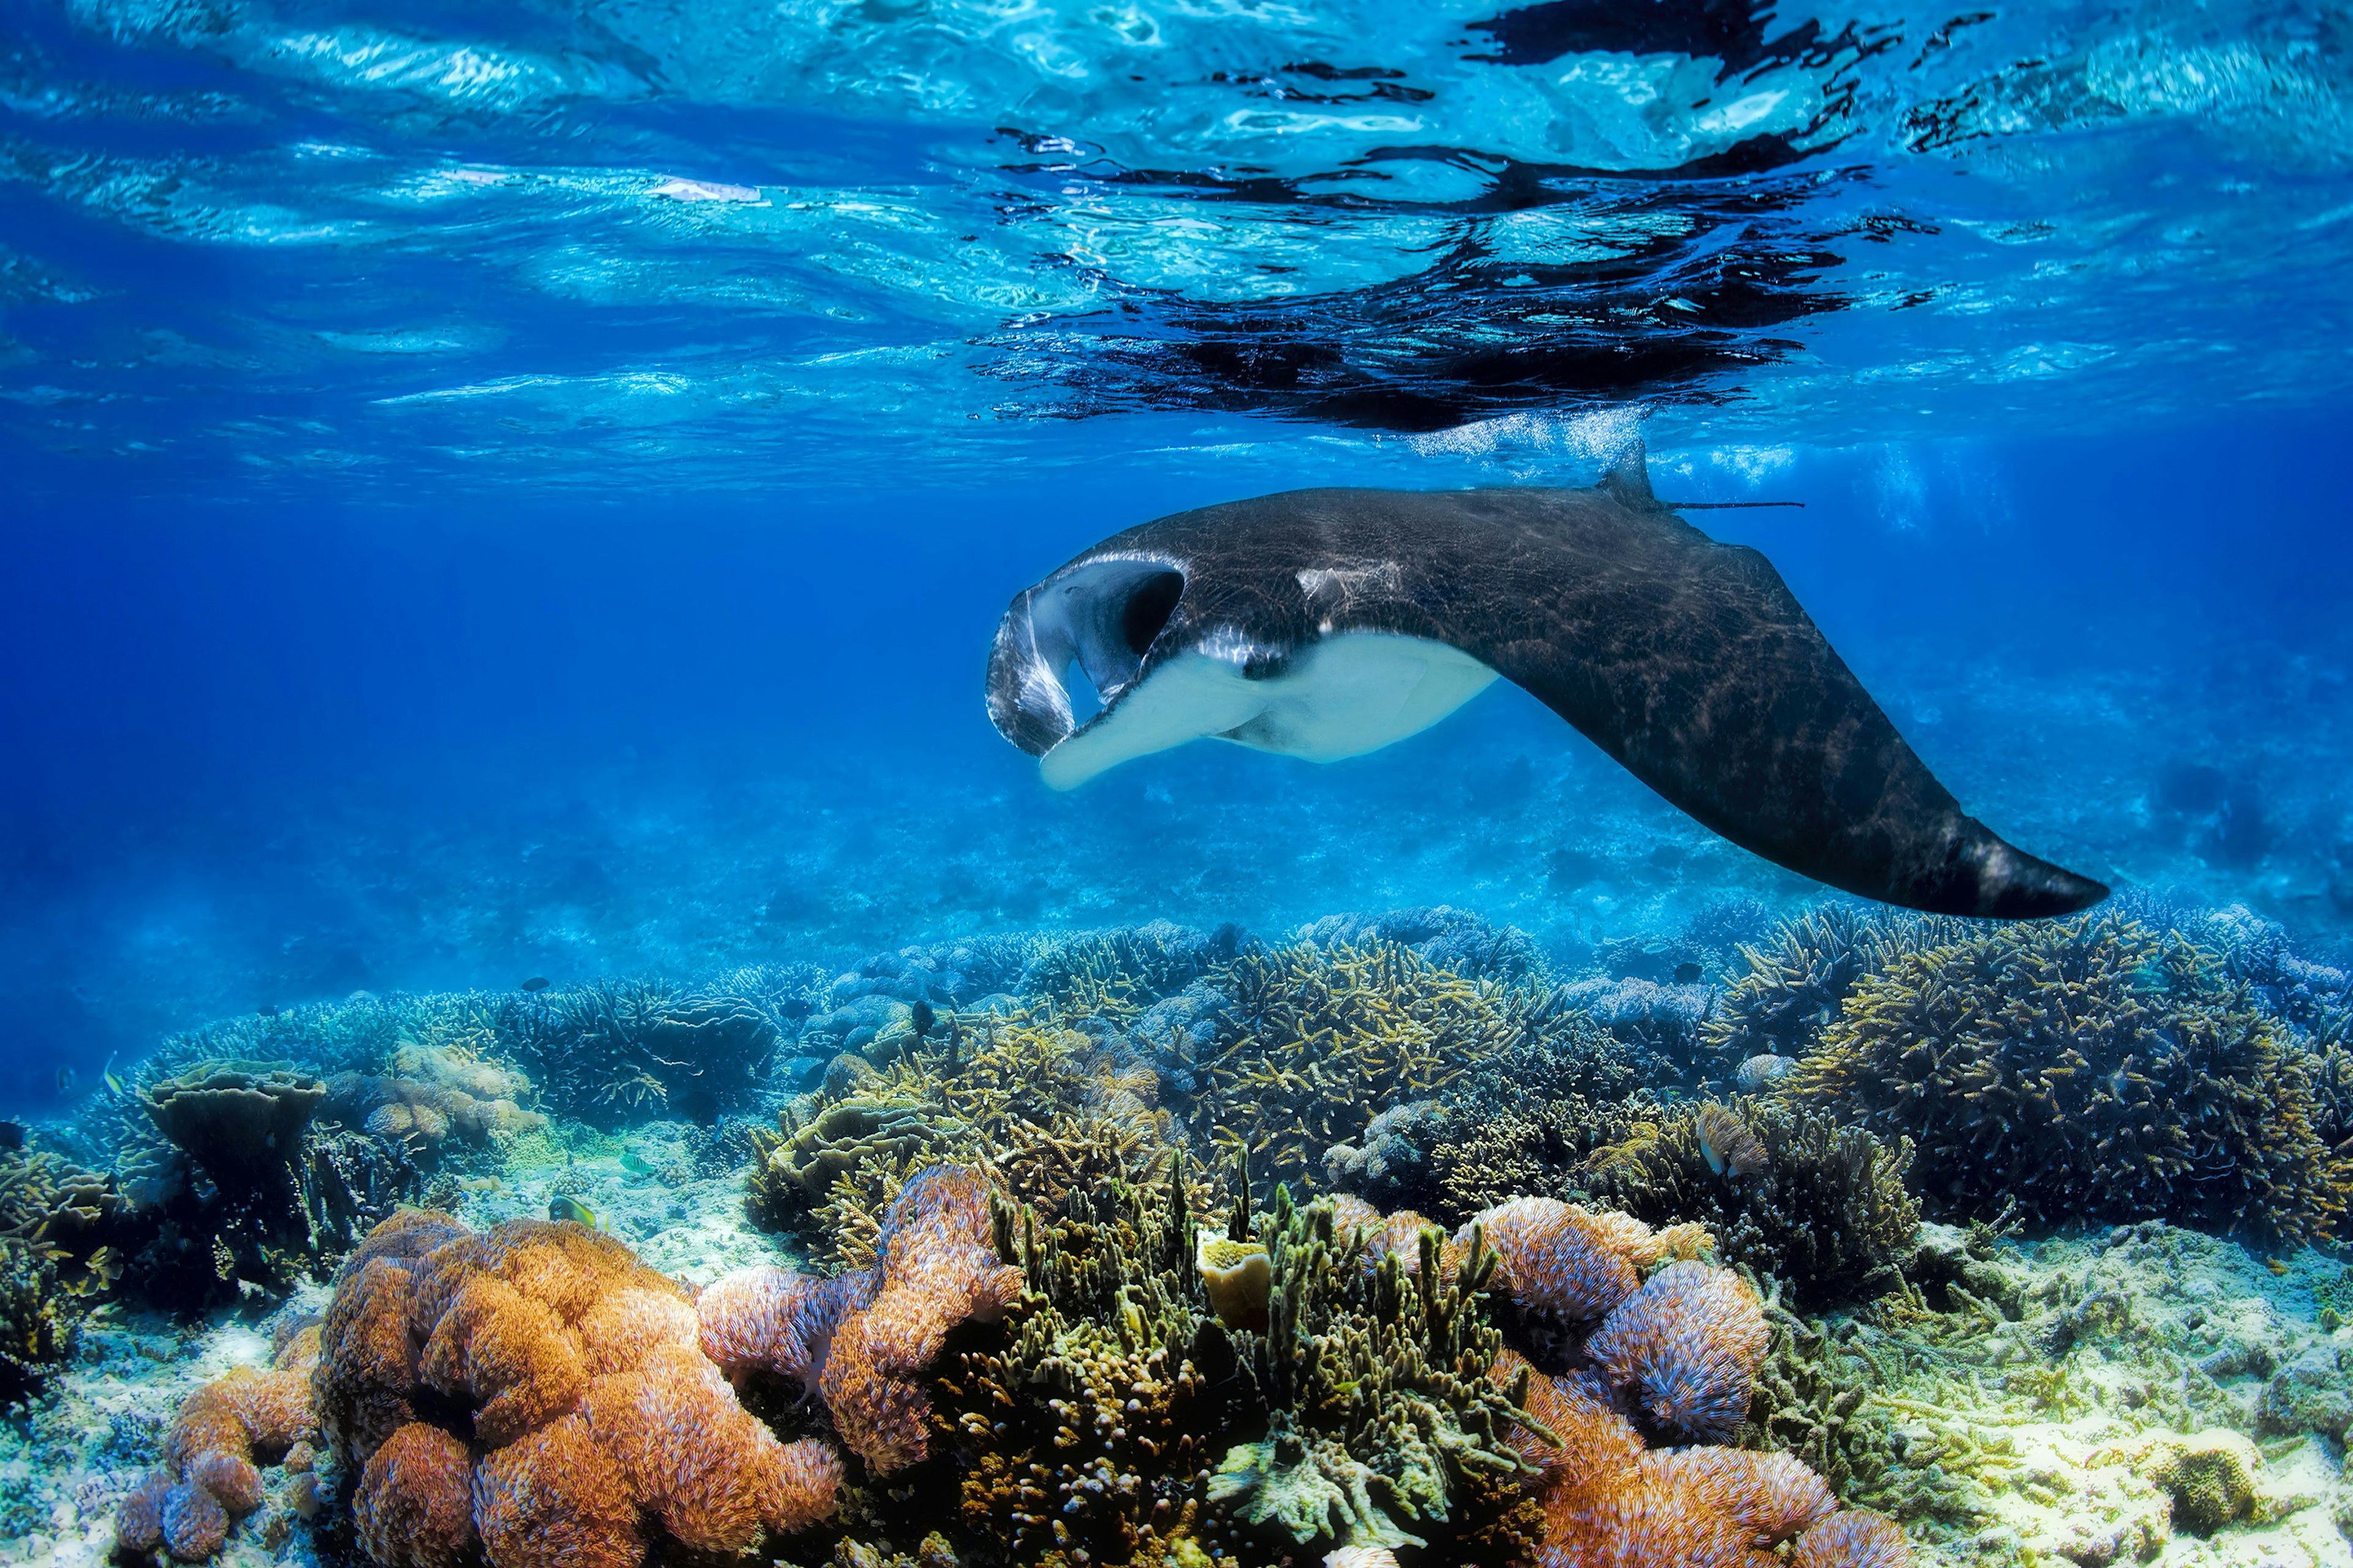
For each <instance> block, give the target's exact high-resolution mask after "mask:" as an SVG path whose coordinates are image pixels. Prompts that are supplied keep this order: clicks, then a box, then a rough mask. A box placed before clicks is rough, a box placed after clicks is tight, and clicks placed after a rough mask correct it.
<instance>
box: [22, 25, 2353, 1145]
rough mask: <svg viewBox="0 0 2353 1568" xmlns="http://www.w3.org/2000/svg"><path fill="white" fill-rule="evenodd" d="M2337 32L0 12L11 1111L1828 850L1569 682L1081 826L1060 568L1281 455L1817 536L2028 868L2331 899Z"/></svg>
mask: <svg viewBox="0 0 2353 1568" xmlns="http://www.w3.org/2000/svg"><path fill="white" fill-rule="evenodd" d="M2348 44H2353V13H2348V11H2347V10H2346V9H2345V8H2343V7H2341V6H2314V5H2301V6H2289V5H2252V4H2211V5H2192V4H2189V3H2187V0H2151V3H2148V4H2114V5H2058V4H2052V5H1998V6H1989V7H1984V8H1977V9H1969V10H1967V11H1957V10H1955V9H1953V8H1943V9H1936V10H1916V9H1914V10H1906V9H1901V8H1894V7H1884V6H1862V5H1857V6H1848V7H1814V6H1805V5H1781V6H1778V7H1775V6H1769V5H1763V6H1744V5H1738V4H1732V3H1728V0H1706V3H1704V4H1703V3H1701V0H1620V3H1616V4H1609V3H1604V0H1540V3H1537V4H1533V5H1520V6H1513V5H1508V4H1506V3H1505V0H1475V3H1470V4H1453V3H1451V0H1448V3H1437V4H1414V5H1406V4H1398V3H1394V0H1356V3H1353V4H1334V5H1299V4H1285V3H1276V0H1266V3H1260V4H1251V3H1247V0H1186V3H1183V4H1177V5H1151V4H1100V5H1076V4H1071V5H1062V4H1046V3H1038V0H1030V3H1016V0H1006V3H1003V4H997V5H980V4H951V3H945V0H934V3H929V4H925V3H922V0H864V3H860V4H849V3H792V4H785V5H773V4H770V5H749V4H743V3H740V0H719V3H712V0H700V3H697V4H694V5H662V4H641V3H628V0H622V3H617V0H582V3H575V4H554V3H548V4H533V5H499V6H485V5H464V6H460V5H433V4H419V3H408V4H403V5H381V6H375V7H370V6H367V5H358V4H350V3H336V4H299V3H285V4H272V3H269V0H39V3H36V0H0V759H5V761H4V762H0V1101H5V1103H6V1108H7V1109H11V1110H23V1111H39V1110H43V1109H46V1108H49V1107H53V1106H54V1105H55V1104H56V1103H57V1101H58V1068H61V1067H67V1068H73V1069H74V1071H75V1073H76V1074H77V1075H78V1081H79V1083H80V1084H81V1085H83V1086H84V1087H87V1086H88V1085H89V1084H90V1081H91V1080H92V1079H94V1077H95V1076H96V1073H97V1071H98V1069H99V1068H100V1067H101V1066H102V1064H103V1063H104V1062H105V1060H106V1059H107V1058H109V1057H110V1056H114V1057H116V1058H118V1059H119V1058H127V1057H131V1056H135V1055H136V1054H138V1053H139V1052H141V1051H142V1050H144V1049H146V1048H147V1047H150V1046H151V1045H152V1044H153V1041H154V1040H155V1038H156V1037H158V1035H159V1034H160V1033H161V1032H162V1031H164V1030H165V1029H169V1028H174V1027H183V1026H188V1025H191V1024H194V1023H197V1022H200V1021H202V1020H204V1019H206V1018H210V1017H216V1016H227V1015H231V1014H236V1013H240V1012H245V1011H248V1010H251V1009H254V1008H256V1007H264V1006H276V1005H287V1004H290V1003H294V1002H299V1001H303V1000H310V999H317V998H325V997H334V996H341V995H343V994H347V993H349V992H352V991H353V990H357V989H368V990H375V991H385V990H389V989H393V988H403V987H406V988H420V987H438V986H448V985H470V984H486V985H500V986H503V985H511V984H514V983H515V982H516V981H517V980H518V979H520V978H521V977H522V976H524V975H527V974H546V975H549V976H552V977H554V978H555V979H557V980H559V981H562V980H568V979H575V978H583V977H587V976H593V975H596V974H605V973H654V972H664V973H691V972H694V971H697V970H701V969H707V968H709V967H712V966H714V965H717V964H721V963H742V962H751V961H754V960H757V959H767V958H779V957H814V958H828V959H839V958H842V957H845V956H854V955H856V954H858V953H861V952H871V951H873V950H875V949H877V948H885V947H893V946H897V945H900V944H902V943H906V942H917V941H925V940H932V939H935V938H938V937H941V936H944V935H950V934H955V933H958V932H964V931H984V930H1013V929H1027V928H1034V927H1068V926H1089V925H1103V924H1111V923H1125V922H1133V921H1145V920H1151V919H1155V918H1162V917H1166V918H1169V919H1174V920H1177V921H1187V922H1192V923H1201V924H1207V923H1213V922H1216V921H1226V920H1232V921H1240V922H1241V923H1243V924H1245V925H1247V926H1250V927H1251V928H1253V929H1255V930H1259V931H1264V932H1270V933H1271V932H1275V931H1280V930H1282V928H1284V927H1285V926H1287V925H1291V924H1295V923H1297V922H1300V921H1305V920H1309V919H1312V918H1314V917H1317V916H1320V915H1324V914H1327V913H1332V912H1335V911H1341V910H1379V909H1386V908H1390V907H1395V906H1404V905H1415V904H1429V903H1440V902H1443V903H1451V904H1454V905H1456V906H1459V907H1462V908H1467V909H1472V910H1477V911H1479V912H1481V913H1482V914H1485V915H1487V916H1489V917H1490V918H1492V919H1494V920H1497V921H1510V922H1512V923H1514V924H1517V925H1520V926H1522V927H1524V928H1525V929H1526V930H1528V931H1531V932H1532V933H1534V934H1535V935H1536V936H1537V938H1538V939H1539V941H1540V942H1543V943H1544V944H1545V946H1546V950H1547V952H1550V953H1551V954H1552V955H1553V956H1554V957H1555V959H1556V961H1557V962H1558V963H1560V964H1561V965H1563V966H1565V967H1567V968H1571V969H1573V968H1575V967H1576V966H1577V965H1581V964H1593V963H1603V962H1605V958H1604V957H1603V956H1602V955H1605V954H1610V953H1617V954H1622V952H1624V950H1625V946H1626V939H1628V938H1637V939H1640V938H1643V937H1645V936H1646V935H1649V934H1652V933H1669V932H1672V931H1675V930H1678V929H1680V928H1681V926H1682V925H1683V923H1684V922H1686V921H1691V920H1693V919H1694V918H1698V917H1699V916H1701V915H1702V914H1703V913H1704V911H1705V910H1708V909H1710V908H1713V907H1718V906H1721V905H1722V904H1723V903H1725V901H1727V900H1758V901H1760V902H1762V903H1764V904H1765V905H1767V907H1768V908H1778V907H1782V906H1794V905H1796V904H1797V903H1799V902H1802V901H1805V900H1809V899H1810V898H1813V897H1815V896H1817V895H1818V890H1817V889H1812V888H1810V886H1809V885H1807V884H1804V883H1803V882H1801V881H1800V880H1799V879H1795V878H1793V877H1790V876H1788V875H1787V874H1785V873H1783V872H1780V871H1778V870H1777V869H1776V868H1772V867H1769V866H1767V865H1765V864H1764V863H1762V862H1760V861H1757V860H1756V859H1754V858H1750V857H1748V856H1746V855H1745V854H1743V853H1740V852H1738V851H1736V850H1732V849H1730V848H1729V847H1726V846H1724V845H1723V844H1722V843H1721V841H1719V840H1716V839H1714V838H1713V837H1711V836H1710V835H1708V834H1706V833H1705V832H1704V830H1702V829H1700V828H1698V827H1696V826H1694V825H1692V824H1691V823H1689V822H1688V821H1687V820H1686V819H1684V818H1683V817H1681V816H1679V815H1677V814H1675V813H1673V812H1672V811H1671V810H1669V809H1668V808H1666V807H1665V806H1663V805H1662V804H1661V803H1659V802H1658V801H1657V800H1656V798H1655V797H1654V796H1652V795H1650V793H1649V792H1648V791H1647V790H1646V789H1644V788H1643V787H1642V786H1641V785H1640V784H1635V783H1634V782H1633V781H1631V780H1630V778H1628V777H1627V776H1626V775H1624V774H1623V773H1620V771H1619V770H1618V769H1617V768H1616V767H1615V765H1614V764H1612V763H1609V762H1608V761H1607V760H1606V759H1604V758H1603V757H1601V755H1600V754H1599V752H1596V751H1595V750H1594V748H1593V747H1591V746H1590V745H1589V744H1588V743H1587V742H1584V741H1582V740H1580V739H1579V738H1577V736H1576V735H1575V734H1573V733H1572V732H1570V731H1568V730H1567V729H1566V728H1565V727H1564V726H1562V725H1561V724H1560V723H1559V721H1557V720H1556V719H1554V718H1553V717H1552V716H1551V715H1550V714H1549V713H1548V712H1547V711H1546V710H1544V709H1542V708H1541V707H1540V706H1538V705H1537V704H1536V703H1535V701H1534V700H1532V699H1529V698H1527V697H1525V696H1524V695H1523V694H1520V693H1518V692H1517V691H1515V690H1514V689H1510V688H1508V687H1505V686H1498V687H1497V688H1495V689H1492V690H1491V691H1490V692H1489V693H1488V694H1487V695H1485V696H1483V697H1482V698H1481V699H1479V700H1477V701H1476V702H1475V703H1473V704H1472V707H1471V708H1469V709H1468V710H1465V711H1463V712H1461V713H1460V714H1458V715H1456V716H1455V717H1454V718H1452V719H1451V720H1450V721H1447V722H1446V723H1444V724H1442V725H1440V727H1438V728H1437V729H1435V730H1432V731H1428V732H1426V733H1424V734H1422V735H1420V736H1418V737H1416V738H1414V739H1413V740H1411V741H1409V742H1404V743H1402V744H1400V745H1398V746H1397V747H1395V748H1392V749H1391V750H1389V751H1387V752H1380V753H1377V754H1376V755H1373V756H1370V757H1366V758H1363V759H1359V760H1356V761H1353V762H1348V763H1339V764H1335V765H1331V766H1325V767H1318V766H1313V765H1309V764H1305V763H1297V762H1293V761H1288V760H1284V759H1281V758H1274V757H1268V756H1263V755H1260V754H1257V753H1252V752H1242V751H1240V750H1237V749H1233V748H1229V747H1219V746H1216V745H1213V744H1202V745H1197V746H1195V747H1193V748H1190V749H1189V750H1187V751H1183V752H1174V753H1168V754H1166V755H1163V756H1158V757H1155V758H1151V759H1147V760H1145V761H1143V762H1139V763H1132V764H1130V765H1128V766H1127V767H1125V768H1124V769H1122V770H1120V771H1119V772H1117V773H1113V774H1112V775H1111V776H1109V777H1107V778H1105V779H1103V780H1102V781H1100V782H1098V783H1097V784H1093V785H1092V786H1089V787H1088V788H1085V789H1083V790H1081V791H1079V792H1077V793H1075V794H1073V795H1067V796H1060V795H1050V793H1049V792H1047V791H1046V790H1045V789H1044V787H1043V786H1042V785H1041V784H1039V781H1038V779H1037V776H1036V768H1035V765H1034V764H1033V763H1031V762H1030V761H1029V759H1028V758H1026V757H1024V756H1022V755H1021V754H1020V753H1019V752H1016V751H1014V750H1013V749H1012V748H1010V747H1008V746H1007V745H1006V744H1005V743H1004V742H1002V741H1001V740H999V739H998V737H997V735H996V734H995V733H994V732H993V731H992V730H991V729H990V727H989V725H988V723H987V718H986V716H985V714H984V712H983V710H982V707H981V702H980V672H981V664H982V660H983V658H984V655H985V651H986V647H987V638H988V636H989V634H990V631H991V629H992V627H993V626H994V624H995V622H996V619H997V616H998V615H999V614H1000V613H1001V612H1002V610H1003V608H1004V605H1005V603H1006V601H1007V599H1008V597H1009V596H1010V595H1012V594H1013V593H1014V592H1015V591H1016V590H1018V589H1019V588H1020V587H1022V586H1024V585H1025V584H1029V583H1030V582H1032V581H1034V580H1035V579H1036V578H1038V577H1039V576H1040V575H1042V574H1044V573H1045V572H1046V571H1048V570H1050V568H1051V567H1053V566H1054V565H1055V564H1057V563H1060V561H1062V560H1063V559H1065V558H1066V557H1068V556H1069V555H1070V554H1071V553H1072V552H1075V551H1077V550H1079V549H1081V548H1082V547H1084V546H1085V545H1087V544H1089V543H1092V542H1093V541H1095V540H1097V539H1099V538H1101V537H1103V535H1105V534H1108V533H1110V532H1112V531H1115V530H1117V529H1119V528H1123V527H1125V526H1128V525H1130V524H1132V523H1135V522H1139V521H1145V520H1146V519H1149V518H1151V517H1154V516H1156V515H1159V514H1161V513H1164V512H1167V511H1170V510H1176V509H1179V508H1182V507H1186V506H1190V505H1197V504H1201V503H1205V502H1208V501H1213V500H1227V499H1233V498H1237V497H1241V496H1246V495H1251V494H1256V493H1260V492H1262V491H1267V490H1272V489H1288V488H1293V487H1297V486H1302V485H1309V484H1335V483H1350V484H1374V485H1392V486H1405V487H1444V486H1458V485H1465V484H1494V483H1516V482H1525V483H1549V484H1585V483H1590V482H1592V480H1593V479H1594V478H1595V476H1596V475H1597V473H1598V472H1599V468H1600V467H1601V466H1602V464H1603V463H1604V462H1605V461H1606V460H1607V459H1608V458H1609V457H1610V456H1611V455H1612V454H1613V453H1614V452H1615V451H1616V450H1618V449H1619V448H1620V447H1622V445H1623V444H1624V442H1625V441H1626V440H1627V439H1628V438H1629V437H1631V436H1632V435H1633V434H1634V433H1635V432H1636V431H1637V430H1639V431H1640V432H1641V434H1642V436H1643V437H1644V438H1645V439H1646V440H1647V442H1648V445H1649V447H1650V451H1651V466H1652V471H1653V475H1654V477H1655V479H1656V481H1657V483H1658V486H1659V489H1660V490H1661V492H1662V494H1664V495H1667V496H1669V497H1670V498H1671V499H1680V500H1718V501H1720V500H1802V501H1804V502H1805V503H1806V505H1805V508H1804V510H1795V509H1784V510H1746V511H1743V510H1731V511H1716V512H1709V513H1698V514H1694V517H1695V519H1696V520H1698V521H1702V522H1703V523H1704V526H1706V527H1708V528H1709V530H1710V531H1713V532H1715V533H1716V534H1717V535H1718V536H1719V537H1724V538H1732V539H1737V540H1741V541H1744V542H1751V543H1755V544H1757V545H1758V546H1760V547H1761V548H1763V549H1764V550H1765V551H1766V552H1767V553H1768V554H1769V555H1770V556H1771V557H1772V559H1773V560H1774V562H1775V563H1777V564H1778V566H1779V567H1780V569H1781V571H1782V573H1783V574H1784V575H1785V576H1786V577H1787V578H1788V581H1789V583H1790V584H1791V586H1792V587H1793V588H1794V589H1795V590H1796V592H1797V594H1798V595H1799V598H1800V600H1801V601H1802V602H1803V603H1804V604H1805V605H1807V606H1808V608H1809V609H1810V611H1811V613H1812V614H1813V615H1814V616H1815V617H1816V619H1817V620H1818V621H1820V624H1821V625H1822V626H1823V627H1824V628H1825V629H1826V630H1827V631H1828V633H1829V634H1830V636H1831V639H1832V640H1833V642H1834V643H1835V644H1836V645H1837V647H1839V648H1840V650H1841V653H1842V654H1843V655H1844V656H1845V658H1847V660H1848V661H1849V663H1850V664H1852V666H1853V667H1854V668H1855V669H1856V671H1857V672H1858V673H1859V674H1860V675H1861V676H1862V679H1863V680H1864V682H1865V684H1866V685H1867V686H1869V687H1870V689H1872V690H1873V693H1874V694H1875V695H1877V696H1878V698H1879V699H1880V700H1881V702H1882V703H1883V706H1884V707H1885V708H1886V710H1888V712H1889V713H1890V715H1891V716H1892V717H1894V720H1895V721H1896V722H1897V724H1898V726H1899V727H1900V728H1901V729H1902V730H1903V731H1905V735H1906V737H1907V738H1908V739H1909V740H1910V741H1911V742H1913V744H1914V745H1915V747H1916V748H1917V749H1918V750H1919V752H1921V753H1922V754H1923V755H1924V757H1926V760H1927V761H1928V763H1930V765H1931V766H1932V767H1933V768H1935V769H1936V772H1937V773H1938V774H1939V776H1941V777H1942V778H1944V779H1945V780H1946V782H1947V783H1948V784H1951V785H1952V786H1953V787H1954V789H1955V790H1956V792H1957V794H1958V795H1960V796H1961V798H1962V800H1963V802H1964V804H1965V805H1967V806H1968V808H1969V809H1970V810H1971V811H1972V812H1974V813H1975V814H1977V815H1978V816H1982V817H1984V818H1985V819H1986V820H1987V821H1988V822H1989V824H1991V825H1992V826H1994V827H1995V828H1996V829H1997V830H1999V831H2000V832H2001V833H2003V834H2004V835H2005V836H2006V837H2010V838H2011V839H2012V840H2014V841H2016V842H2018V843H2020V844H2021V845H2023V846H2025V847H2029V848H2031V849H2033V850H2035V851H2036V852H2038V853H2041V854H2043V855H2046V856H2048V857H2050V858H2054V859H2057V860H2059V861H2061V862H2062V863H2064V864H2066V865H2069V866H2072V867H2075V868H2080V869H2082V870H2084V871H2086V872H2089V873H2091V874H2093V875H2095V876H2099V877H2102V878H2103V879H2106V880H2110V881H2112V882H2114V883H2116V885H2118V886H2120V887H2126V888H2131V887H2144V888H2150V889H2161V890H2178V891H2179V892H2181V893H2183V894H2185V895H2186V896H2189V897H2191V898H2194V899H2197V900H2201V901H2204V902H2209V903H2216V904H2228V903H2244V904H2246V905H2248V906H2249V907H2250V908H2252V909H2253V910H2255V911H2257V912H2258V913H2260V914H2262V915H2263V916H2265V917H2267V918H2271V919H2275V920H2278V921H2282V922H2284V924H2285V925H2286V926H2287V927H2288V928H2289V931H2290V932H2291V935H2292V938H2293V940H2294V941H2295V943H2296V944H2297V945H2298V947H2299V948H2300V949H2301V950H2303V951H2306V952H2310V953H2312V954H2314V955H2315V956H2319V957H2324V958H2325V957H2328V956H2331V955H2336V956H2337V957H2338V958H2340V959H2341V958H2342V957H2344V956H2346V955H2347V954H2348V933H2353V821H2349V820H2348V804H2353V802H2348V784H2347V782H2346V781H2347V780H2348V777H2353V701H2349V700H2348V686H2347V679H2348V669H2353V617H2348V604H2353V590H2348V581H2353V577H2349V576H2348V567H2353V545H2348V538H2347V527H2346V524H2347V521H2348V501H2353V484H2348V480H2347V478H2346V474H2345V468H2344V463H2343V457H2344V453H2345V449H2346V440H2345V436H2344V432H2345V429H2346V416H2347V412H2348V382H2353V320H2349V319H2348V302H2353V267H2348V243H2353V57H2348Z"/></svg>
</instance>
